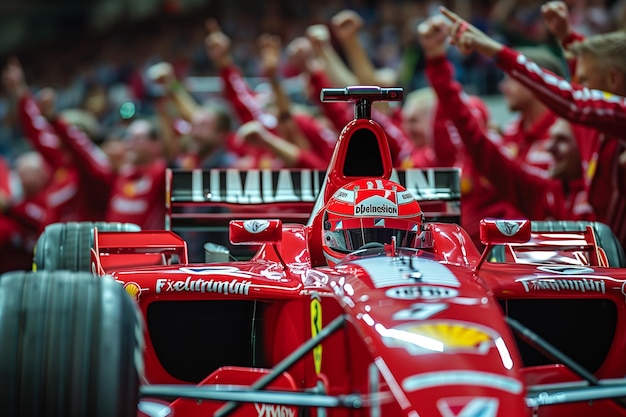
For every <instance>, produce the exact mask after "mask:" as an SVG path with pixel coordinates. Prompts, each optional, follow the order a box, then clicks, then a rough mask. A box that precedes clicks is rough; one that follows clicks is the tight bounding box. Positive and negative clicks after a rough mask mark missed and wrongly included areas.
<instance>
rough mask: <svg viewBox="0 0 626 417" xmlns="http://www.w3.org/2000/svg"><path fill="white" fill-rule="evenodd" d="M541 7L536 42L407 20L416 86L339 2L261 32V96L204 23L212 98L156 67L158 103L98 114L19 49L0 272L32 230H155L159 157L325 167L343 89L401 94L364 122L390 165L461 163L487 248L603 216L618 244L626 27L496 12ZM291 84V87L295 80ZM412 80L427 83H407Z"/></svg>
mask: <svg viewBox="0 0 626 417" xmlns="http://www.w3.org/2000/svg"><path fill="white" fill-rule="evenodd" d="M533 4H534V5H535V6H536V12H537V13H538V15H539V21H540V24H541V27H542V28H543V29H542V30H540V29H538V28H534V29H533V31H530V32H528V33H530V34H534V35H535V36H536V37H537V39H535V40H539V42H535V44H534V45H531V46H529V45H528V43H529V42H518V41H515V37H514V36H511V35H510V32H507V31H503V32H501V33H502V34H503V35H502V36H490V35H488V34H486V32H485V31H484V30H481V25H480V22H481V20H480V19H473V23H474V24H472V23H470V22H468V21H466V20H464V19H463V18H461V17H459V16H458V15H457V14H455V13H454V12H452V11H450V10H448V9H446V8H430V9H429V10H430V12H429V16H424V19H421V20H420V21H419V24H416V25H413V27H412V31H413V32H412V38H411V39H412V40H413V42H414V43H415V47H416V48H417V49H419V51H420V54H421V57H422V58H421V66H420V67H419V68H418V71H417V76H415V77H409V78H410V79H411V81H410V82H408V83H407V81H406V77H405V75H404V73H403V72H402V71H401V67H400V66H397V65H396V66H394V65H393V63H392V62H393V59H391V58H390V59H388V60H385V59H383V58H382V57H385V56H387V57H390V56H391V55H392V54H389V55H385V54H384V53H383V52H381V51H380V50H377V52H378V55H377V57H376V58H375V59H373V57H372V54H371V53H370V50H369V49H368V43H367V42H365V41H364V37H363V36H362V35H363V33H364V31H365V30H366V26H367V24H366V20H365V19H364V17H363V15H362V14H360V13H359V12H358V11H357V10H353V9H343V10H340V11H338V12H336V13H334V14H333V15H332V16H331V17H330V18H329V19H328V21H326V22H320V23H315V24H311V25H309V26H307V27H305V28H304V29H303V31H302V33H298V34H297V36H294V37H292V38H291V39H282V38H281V37H280V36H278V35H276V34H272V33H260V34H258V36H257V38H256V53H257V55H256V56H257V63H258V68H257V73H256V74H253V75H259V76H261V77H262V78H263V79H264V80H265V85H266V86H267V88H266V89H256V90H255V89H253V88H252V86H251V85H250V84H249V83H248V80H247V76H249V75H252V74H249V73H245V72H244V67H243V66H242V65H241V60H240V59H238V58H237V53H236V51H237V47H236V46H235V45H234V42H233V38H232V37H231V36H229V34H227V33H226V31H225V30H223V29H222V28H221V27H220V22H219V21H218V20H217V19H214V18H209V19H208V20H206V22H204V26H203V27H202V30H203V36H204V37H205V38H204V39H203V41H201V43H202V48H203V51H204V52H203V53H204V54H205V57H206V59H208V61H209V63H210V68H212V71H213V72H214V75H215V76H217V77H218V78H219V80H220V90H219V95H218V96H216V97H211V98H209V99H205V100H201V99H199V98H198V96H197V95H195V94H193V91H191V90H190V88H189V86H188V85H187V83H186V82H185V78H184V74H181V73H180V70H178V63H177V62H174V61H167V60H163V61H160V62H157V63H155V62H151V63H150V65H147V66H146V67H145V68H144V69H143V70H142V72H141V74H140V78H141V79H142V80H143V82H144V84H143V85H144V88H143V91H144V93H145V91H146V90H148V89H149V90H150V91H151V93H150V102H149V106H143V107H142V108H141V109H140V110H141V111H137V110H136V109H135V107H133V104H132V102H125V103H124V105H123V106H122V107H121V108H120V111H119V114H117V115H116V117H114V118H113V120H111V119H110V118H109V119H107V120H106V121H105V120H104V118H105V115H103V114H98V113H97V112H94V111H93V109H94V108H97V106H95V105H93V102H91V104H92V106H84V108H82V109H79V110H77V109H65V108H63V106H62V105H59V103H58V100H59V94H58V91H56V90H55V89H52V88H41V87H37V88H35V87H33V86H31V85H29V84H28V80H27V77H26V75H25V74H26V73H27V68H25V67H24V66H23V64H22V63H21V62H20V60H19V57H10V58H9V59H8V60H7V62H6V63H5V64H4V68H3V70H2V83H3V87H4V94H5V95H6V98H7V100H8V102H9V103H10V106H11V109H10V111H9V114H10V115H11V117H12V118H11V120H8V121H7V123H13V125H11V127H12V129H13V130H14V131H16V132H19V136H20V137H21V138H24V141H25V143H26V144H27V146H25V147H24V149H23V150H22V151H20V152H19V153H17V154H11V155H4V157H3V158H2V159H0V272H3V271H8V270H12V269H28V268H29V267H30V264H31V260H32V250H33V245H34V243H35V241H36V239H37V236H38V235H39V234H40V233H41V232H42V231H43V229H44V228H45V226H46V225H48V224H50V223H53V222H59V221H102V220H103V221H110V222H129V223H135V224H137V225H139V226H140V227H141V228H142V229H162V228H163V227H164V218H165V204H164V202H165V175H164V173H165V169H166V168H167V167H173V168H183V169H192V168H203V169H209V168H237V169H251V168H269V169H279V168H293V169H298V168H312V169H322V170H323V169H325V168H326V166H327V164H328V161H329V159H330V156H331V154H332V152H333V149H334V144H335V141H336V140H337V137H338V134H339V132H340V130H341V129H342V128H343V126H344V125H345V124H346V123H347V122H348V121H350V120H351V119H352V118H353V108H352V105H351V104H349V103H342V102H332V103H321V102H320V101H319V92H320V90H321V89H322V88H324V87H344V86H347V85H380V86H398V85H402V86H405V99H404V101H403V102H402V103H401V105H400V106H394V105H392V104H390V103H377V104H376V105H375V107H374V109H373V111H372V118H373V119H374V120H376V121H377V122H379V123H380V124H381V126H382V127H383V128H384V130H385V132H386V134H387V136H388V139H389V145H390V149H391V152H392V159H393V163H394V165H395V167H397V168H410V167H418V168H424V167H437V166H447V167H451V166H453V167H460V168H461V172H462V174H461V191H462V200H461V207H462V217H461V223H462V226H463V227H464V228H465V229H466V230H467V231H468V233H469V234H470V236H471V237H472V238H473V239H474V241H475V243H476V244H477V245H480V241H479V237H478V224H479V220H480V219H481V218H484V217H498V218H529V219H533V220H545V219H557V220H597V221H601V222H604V223H606V224H608V225H609V226H610V228H611V229H612V231H613V232H614V234H615V235H616V236H617V238H618V239H619V241H620V242H621V243H622V245H623V246H624V245H626V219H625V216H626V200H625V198H626V197H624V196H626V194H625V191H626V184H624V182H625V180H626V177H625V172H624V170H625V169H626V151H625V148H626V146H625V145H626V143H625V142H624V139H623V138H622V135H623V133H622V132H623V131H621V129H622V128H623V125H625V124H626V103H625V101H624V100H625V99H624V96H626V32H623V31H621V30H615V28H612V27H611V25H609V24H608V23H606V22H605V23H606V24H605V26H603V27H601V28H597V27H596V29H595V30H596V32H598V33H593V31H592V30H591V29H589V24H588V23H589V22H586V23H587V25H584V24H583V23H582V22H576V19H575V17H576V16H575V14H573V13H572V11H573V10H576V9H575V8H573V7H571V6H572V5H569V6H570V7H568V4H566V2H561V1H552V2H548V3H546V4H543V5H537V4H536V2H532V1H531V2H529V1H518V2H516V1H504V2H498V5H497V7H495V8H496V9H498V10H497V12H498V13H499V15H500V16H501V17H502V16H508V17H509V18H511V19H510V21H515V19H513V18H512V16H516V15H517V14H516V13H515V11H518V12H519V10H520V8H522V9H523V8H524V7H527V8H529V9H532V7H531V6H532V5H533ZM506 5H508V6H510V9H508V10H503V9H506V8H505V7H504V6H506ZM514 6H515V7H517V9H516V8H515V7H514ZM503 20H506V19H503ZM596 20H598V19H596ZM596 23H598V22H597V21H596ZM537 24H538V23H537V21H533V25H537ZM578 28H584V32H586V35H583V34H582V33H580V32H579V31H578V30H577V29H578ZM483 29H484V28H483ZM539 32H541V34H538V33H539ZM383 35H384V34H380V36H381V37H383ZM505 35H508V36H505ZM528 36H530V35H528ZM547 39H552V40H555V41H558V42H557V45H560V46H559V49H558V50H556V51H555V48H554V47H551V46H550V45H549V42H548V41H547ZM543 40H545V42H543ZM285 41H286V43H284V42H285ZM544 43H545V44H544ZM382 50H384V48H382ZM468 57H472V59H473V60H474V61H475V62H481V65H490V66H493V68H497V69H498V70H499V71H501V72H502V73H503V74H504V76H503V78H502V80H501V81H500V82H499V85H498V87H499V89H500V92H501V94H502V95H503V97H504V99H505V101H506V103H507V105H508V106H509V109H510V110H511V111H512V112H513V113H514V118H513V119H512V120H510V121H508V122H507V123H506V124H504V125H502V126H501V125H500V124H499V123H498V121H495V120H492V119H491V117H490V113H489V109H488V107H487V106H486V105H485V103H484V102H483V100H482V99H481V98H480V96H479V95H476V93H477V92H479V91H480V88H478V89H477V88H472V89H470V88H465V83H463V80H464V78H463V77H464V76H465V77H467V71H466V69H467V68H466V67H465V66H464V65H460V63H463V62H467V59H468ZM485 63H486V64H485ZM247 71H249V68H248V69H247ZM460 72H465V75H464V76H463V75H459V73H460ZM403 77H404V78H403ZM294 78H297V79H298V84H297V85H299V86H301V91H298V94H297V95H294V94H293V91H292V90H293V88H290V87H288V83H287V81H288V80H289V79H294ZM420 78H421V79H423V81H424V86H419V87H417V88H413V87H409V86H414V85H416V84H415V83H416V81H415V80H418V79H420ZM417 85H419V83H418V84H417ZM296 96H300V97H302V98H303V99H301V100H296V99H295V97H296ZM93 99H94V100H96V99H97V96H94V97H93ZM109 116H110V115H109ZM104 123H106V125H107V129H106V132H105V133H103V132H102V129H101V126H102V125H103V124H104ZM624 127H626V126H624ZM620 131H621V132H620Z"/></svg>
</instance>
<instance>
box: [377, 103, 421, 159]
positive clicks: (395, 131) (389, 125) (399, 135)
mask: <svg viewBox="0 0 626 417" xmlns="http://www.w3.org/2000/svg"><path fill="white" fill-rule="evenodd" d="M372 119H374V120H376V121H377V122H378V123H379V124H380V125H381V126H382V128H383V130H384V131H385V133H386V134H387V141H388V142H389V151H390V152H391V161H392V162H393V166H395V167H399V166H401V165H402V162H403V161H407V160H409V159H410V158H411V153H412V152H413V150H414V149H415V146H414V145H413V142H411V140H410V139H409V138H408V137H407V135H406V133H404V130H402V128H401V127H400V126H398V125H396V123H395V122H394V121H393V119H392V118H391V117H389V116H387V115H386V114H384V113H383V112H381V111H377V110H376V109H374V108H373V109H372Z"/></svg>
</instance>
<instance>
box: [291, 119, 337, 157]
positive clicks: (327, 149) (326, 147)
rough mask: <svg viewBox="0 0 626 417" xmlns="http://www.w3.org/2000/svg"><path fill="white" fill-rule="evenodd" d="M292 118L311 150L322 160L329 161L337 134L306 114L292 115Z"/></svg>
mask: <svg viewBox="0 0 626 417" xmlns="http://www.w3.org/2000/svg"><path fill="white" fill-rule="evenodd" d="M294 120H295V122H296V124H297V125H298V128H299V129H300V131H301V132H302V134H303V135H304V136H305V137H306V138H307V140H308V141H309V143H310V145H311V150H312V151H313V152H314V153H315V154H316V155H318V156H319V157H320V158H322V159H323V160H325V161H330V158H331V157H332V156H333V152H334V150H335V144H336V143H337V134H336V133H335V132H334V131H332V130H331V129H328V128H327V127H324V126H322V125H321V124H320V123H319V122H317V120H315V118H314V117H313V116H310V115H307V114H297V115H294Z"/></svg>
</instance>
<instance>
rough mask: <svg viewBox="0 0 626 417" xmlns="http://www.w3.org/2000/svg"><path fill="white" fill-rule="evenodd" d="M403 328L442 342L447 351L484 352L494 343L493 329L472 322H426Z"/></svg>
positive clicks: (444, 349)
mask: <svg viewBox="0 0 626 417" xmlns="http://www.w3.org/2000/svg"><path fill="white" fill-rule="evenodd" d="M402 330H404V331H408V332H411V333H414V334H417V335H419V336H423V337H426V338H429V339H432V340H436V341H438V342H441V344H442V345H443V351H444V352H445V353H452V352H461V351H470V352H478V353H482V354H484V353H487V351H488V350H489V348H491V346H493V343H494V342H493V340H494V337H493V335H492V334H491V333H494V332H493V331H492V330H491V329H486V328H484V327H482V326H479V325H474V324H472V323H453V322H426V323H423V324H419V325H411V326H406V327H403V328H402Z"/></svg>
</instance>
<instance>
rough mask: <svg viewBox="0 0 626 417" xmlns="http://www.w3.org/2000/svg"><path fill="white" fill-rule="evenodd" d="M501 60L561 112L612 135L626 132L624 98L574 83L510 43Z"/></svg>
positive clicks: (532, 89)
mask: <svg viewBox="0 0 626 417" xmlns="http://www.w3.org/2000/svg"><path fill="white" fill-rule="evenodd" d="M497 63H498V66H499V67H500V68H502V70H504V71H505V72H506V73H507V74H509V75H510V76H511V77H513V78H515V79H516V80H518V81H519V82H521V83H522V84H524V85H525V86H526V87H527V88H528V89H529V90H530V91H532V92H533V94H534V95H535V96H536V97H537V98H539V99H540V100H541V101H542V102H543V103H544V104H545V105H546V106H548V107H549V108H550V109H551V110H552V111H553V112H554V113H556V114H557V115H559V116H561V117H563V118H566V119H568V120H571V121H572V122H575V123H580V124H584V125H587V126H591V127H594V128H596V129H598V130H600V131H602V132H604V133H607V134H609V135H615V136H618V137H621V136H622V135H623V134H624V132H625V131H626V99H625V98H624V97H620V96H616V95H614V94H610V93H607V92H605V91H600V90H590V89H588V88H585V87H582V86H580V85H577V84H571V83H569V82H567V81H566V80H564V79H562V78H560V77H558V76H556V75H554V74H553V73H551V72H550V71H546V70H543V69H542V68H541V67H539V66H538V65H537V64H535V63H534V62H532V61H530V60H529V59H528V58H526V57H525V56H524V55H522V54H520V53H519V52H516V51H514V50H512V49H510V48H508V47H506V46H505V47H504V49H503V50H502V51H501V52H500V53H499V54H498V55H497Z"/></svg>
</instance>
